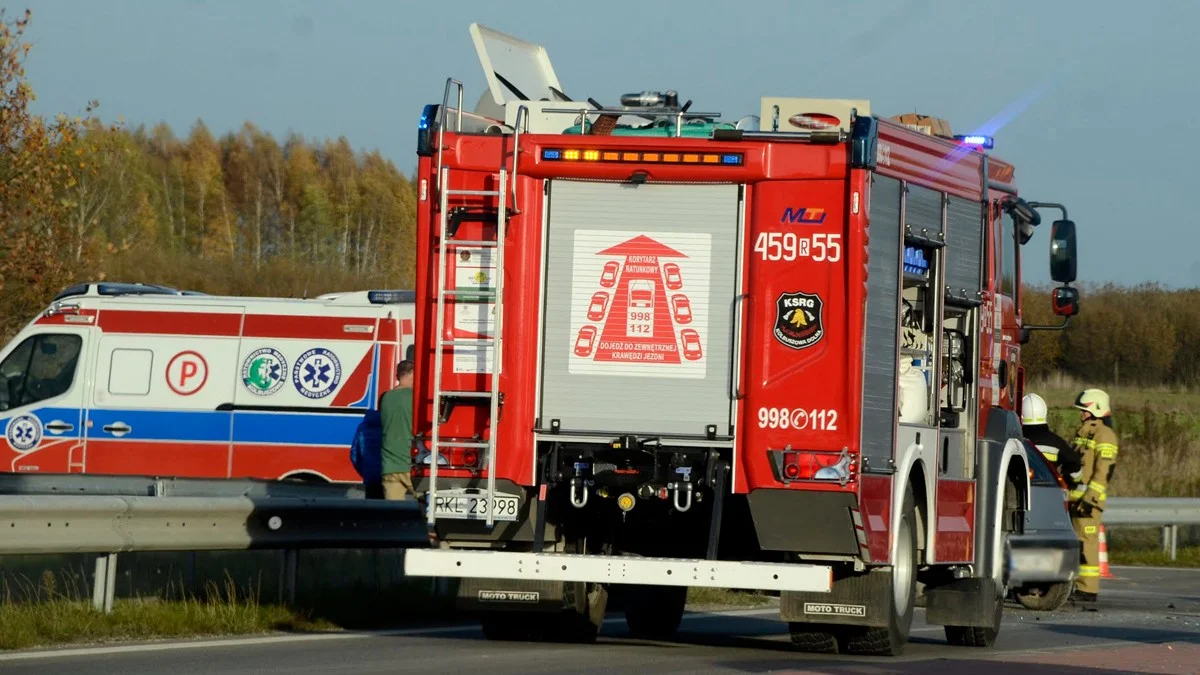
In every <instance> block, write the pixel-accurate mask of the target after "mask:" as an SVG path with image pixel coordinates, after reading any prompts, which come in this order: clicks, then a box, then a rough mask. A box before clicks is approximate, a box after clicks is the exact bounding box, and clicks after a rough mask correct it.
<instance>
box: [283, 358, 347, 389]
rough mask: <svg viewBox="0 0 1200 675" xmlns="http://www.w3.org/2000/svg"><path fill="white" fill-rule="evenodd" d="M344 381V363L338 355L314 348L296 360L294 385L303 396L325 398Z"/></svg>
mask: <svg viewBox="0 0 1200 675" xmlns="http://www.w3.org/2000/svg"><path fill="white" fill-rule="evenodd" d="M341 381H342V362H341V361H339V360H338V357H337V354H334V353H333V352H331V351H329V350H328V349H325V348H323V347H314V348H312V349H310V350H308V351H306V352H304V353H303V354H301V355H300V358H298V359H296V366H295V368H293V369H292V384H294V385H295V386H296V391H298V392H300V394H301V395H302V396H306V397H308V398H312V399H317V398H325V397H326V396H328V395H330V394H332V393H333V390H334V389H337V386H338V383H339V382H341Z"/></svg>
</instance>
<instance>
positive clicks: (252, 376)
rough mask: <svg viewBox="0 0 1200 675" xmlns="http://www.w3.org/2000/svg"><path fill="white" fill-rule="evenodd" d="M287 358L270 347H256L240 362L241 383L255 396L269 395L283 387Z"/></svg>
mask: <svg viewBox="0 0 1200 675" xmlns="http://www.w3.org/2000/svg"><path fill="white" fill-rule="evenodd" d="M286 373H287V360H286V359H284V358H283V354H280V353H279V351H278V350H275V349H272V348H270V347H263V348H261V349H256V350H254V351H253V352H251V353H250V355H249V356H247V357H246V360H245V361H244V362H243V363H242V384H244V385H246V389H248V390H250V393H252V394H255V395H256V396H270V395H271V394H274V393H275V392H277V391H279V389H280V388H281V387H283V381H284V379H285V378H286V377H287V376H286Z"/></svg>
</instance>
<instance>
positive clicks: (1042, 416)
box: [1021, 394, 1046, 424]
mask: <svg viewBox="0 0 1200 675" xmlns="http://www.w3.org/2000/svg"><path fill="white" fill-rule="evenodd" d="M1021 424H1046V402H1045V401H1044V400H1042V397H1041V396H1038V395H1037V394H1025V398H1023V399H1021Z"/></svg>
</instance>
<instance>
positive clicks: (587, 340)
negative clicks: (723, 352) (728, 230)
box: [567, 230, 712, 379]
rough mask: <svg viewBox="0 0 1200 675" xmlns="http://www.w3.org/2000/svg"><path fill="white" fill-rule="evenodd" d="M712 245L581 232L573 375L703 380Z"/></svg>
mask: <svg viewBox="0 0 1200 675" xmlns="http://www.w3.org/2000/svg"><path fill="white" fill-rule="evenodd" d="M711 265H712V237H711V236H709V235H708V234H703V233H658V232H638V231H613V230H576V231H575V248H574V260H573V266H572V267H573V274H574V278H573V280H572V288H571V322H570V333H569V340H570V342H569V344H568V345H567V347H568V349H570V356H569V357H568V372H570V373H573V374H595V375H623V376H637V377H676V378H688V379H702V378H704V376H705V371H706V362H707V349H708V297H709V277H710V274H711Z"/></svg>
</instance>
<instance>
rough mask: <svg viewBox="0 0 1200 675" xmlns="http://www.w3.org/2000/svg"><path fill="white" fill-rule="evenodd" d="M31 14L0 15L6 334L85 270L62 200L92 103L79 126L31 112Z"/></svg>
mask: <svg viewBox="0 0 1200 675" xmlns="http://www.w3.org/2000/svg"><path fill="white" fill-rule="evenodd" d="M30 18H31V13H30V12H29V11H28V10H26V11H25V13H24V15H23V16H22V17H21V18H18V19H10V18H9V17H8V16H7V15H6V13H5V11H4V10H3V9H0V222H2V223H3V228H4V230H3V241H2V243H0V306H2V307H3V312H4V314H3V316H4V318H3V320H2V321H3V329H4V332H5V334H10V333H11V332H12V330H13V329H14V328H15V327H16V326H18V325H20V324H22V323H24V322H25V321H28V320H29V318H30V317H31V316H32V314H33V313H34V312H36V311H38V310H39V309H41V307H42V306H43V305H44V303H45V301H46V299H47V296H48V295H50V294H52V293H53V292H54V291H55V290H57V289H58V288H60V287H61V286H62V285H63V284H65V282H67V281H68V280H70V279H71V278H72V277H73V276H75V274H77V273H78V270H80V269H81V268H83V267H85V266H86V264H87V263H88V262H89V261H87V260H84V259H83V256H82V253H81V254H80V255H79V256H76V255H74V254H75V251H76V250H77V249H78V247H73V246H70V245H67V244H65V242H73V241H76V240H77V239H78V237H75V236H73V231H72V228H71V225H70V222H71V215H72V211H73V210H74V205H73V204H72V203H71V202H70V200H69V199H68V195H67V192H68V190H70V189H73V188H74V187H75V186H76V184H77V181H78V178H79V176H78V175H77V173H76V172H77V170H78V169H79V166H78V165H79V164H80V163H83V164H84V168H86V166H87V162H88V160H87V159H86V158H82V157H79V156H76V155H75V154H74V152H73V150H74V149H75V145H74V141H75V139H76V138H77V137H78V136H79V135H80V133H81V132H82V130H83V129H84V127H85V125H86V124H87V123H88V118H89V117H90V114H91V111H92V110H93V109H94V108H95V107H96V105H97V104H96V103H95V102H94V101H93V102H90V103H89V104H88V106H87V108H86V111H85V115H84V117H83V118H68V117H67V116H65V115H59V116H58V117H56V118H55V119H54V120H50V121H48V120H46V119H44V118H43V117H41V116H40V115H36V114H34V113H33V112H32V111H31V110H30V104H31V103H32V102H33V101H34V93H33V88H32V87H31V86H30V84H29V83H28V81H27V80H26V78H25V66H24V62H25V58H26V56H27V55H28V54H29V51H30V48H31V47H30V45H29V43H28V42H25V39H24V37H25V30H26V28H27V27H28V25H29V21H30Z"/></svg>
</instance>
